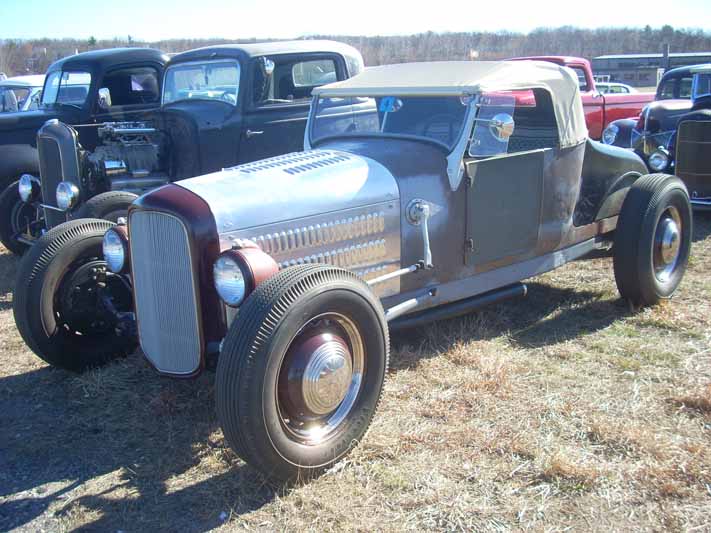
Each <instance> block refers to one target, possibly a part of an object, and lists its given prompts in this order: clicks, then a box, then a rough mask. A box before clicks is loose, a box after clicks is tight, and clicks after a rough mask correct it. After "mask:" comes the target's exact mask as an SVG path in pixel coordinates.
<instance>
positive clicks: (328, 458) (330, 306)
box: [216, 265, 389, 482]
mask: <svg viewBox="0 0 711 533" xmlns="http://www.w3.org/2000/svg"><path fill="white" fill-rule="evenodd" d="M331 334H333V335H331ZM322 338H323V339H327V340H328V342H326V344H321V345H318V346H319V347H318V349H316V351H311V348H309V349H305V348H304V347H305V346H307V345H309V343H313V342H314V339H316V340H317V341H320V339H322ZM344 339H345V341H344ZM335 341H338V342H335ZM329 343H334V344H333V345H336V346H347V348H348V349H345V351H340V352H338V353H339V354H340V355H338V357H341V356H343V357H344V358H345V359H344V360H347V361H346V363H345V364H350V374H348V371H344V370H343V366H339V365H333V368H337V370H333V368H331V366H328V367H324V368H328V371H327V372H324V373H323V374H321V373H319V372H316V373H315V374H313V373H312V371H313V369H314V368H317V367H316V366H311V365H312V364H315V363H314V361H318V360H319V359H318V357H316V356H315V355H314V354H318V353H321V352H320V351H319V350H321V349H322V348H324V349H325V348H326V347H327V345H328V344H329ZM313 346H316V345H315V344H314V345H313ZM331 347H332V346H328V348H329V349H330V348H331ZM338 349H339V350H340V348H338ZM322 351H323V350H322ZM344 354H346V355H344ZM388 357H389V339H388V327H387V322H386V320H385V316H384V313H383V309H382V307H381V304H380V301H379V300H378V298H377V297H375V296H374V295H373V293H372V291H371V290H370V288H369V287H368V286H367V285H366V284H365V283H364V282H363V281H362V280H361V279H360V278H358V277H357V276H356V275H355V274H353V273H351V272H349V271H346V270H342V269H339V268H335V267H330V266H325V265H302V266H297V267H292V268H288V269H285V270H283V271H281V272H279V273H278V274H276V275H275V276H274V277H272V278H271V279H269V280H268V281H266V282H264V283H263V284H261V285H260V286H259V287H257V289H256V290H255V291H254V293H252V294H251V295H250V296H249V297H248V298H247V300H246V301H245V303H244V305H243V307H242V308H241V309H240V312H239V314H238V316H237V318H236V320H235V322H234V323H233V324H232V326H231V327H230V330H229V332H228V335H227V337H226V339H225V342H224V345H223V348H222V351H221V354H220V358H219V362H218V368H217V381H216V402H217V413H218V418H219V420H220V423H221V425H222V428H223V431H224V433H225V437H226V438H227V440H228V442H229V443H230V445H231V446H232V447H233V448H234V450H235V451H236V452H237V454H238V455H240V456H241V457H242V458H243V459H244V460H245V461H246V462H247V463H249V464H250V465H252V466H253V467H255V468H256V469H258V470H259V471H261V472H262V473H263V474H264V475H265V476H267V477H269V478H271V479H274V480H278V481H283V482H293V481H297V480H300V479H307V478H310V477H313V476H315V475H318V474H319V473H320V472H322V471H323V470H324V469H326V468H328V467H329V466H331V465H332V464H334V463H335V462H337V461H338V460H340V459H341V458H342V457H343V456H345V455H346V454H347V453H348V452H349V451H350V450H351V449H352V448H353V447H354V446H355V445H356V444H357V443H358V442H359V441H360V440H361V439H362V438H363V436H364V435H365V433H366V431H367V429H368V427H369V425H370V422H371V420H372V418H373V415H374V413H375V410H376V407H377V405H378V402H379V400H380V395H381V392H382V387H383V383H384V379H385V375H386V372H387V366H388ZM300 358H302V359H303V361H302V360H301V359H300ZM307 361H308V364H306V362H307ZM339 361H340V359H339ZM348 361H350V363H348ZM302 362H303V363H304V367H303V368H305V369H306V370H303V372H301V373H299V370H298V368H297V367H298V366H299V364H301V363H302ZM329 364H330V363H329ZM356 369H359V371H356ZM332 370H333V373H331V374H329V372H331V371H332ZM292 372H293V375H292ZM336 372H343V373H342V374H336ZM358 372H360V373H358ZM309 375H311V376H313V375H316V376H319V377H317V378H316V381H315V382H311V381H308V380H307V379H306V376H309ZM322 375H327V376H328V379H330V378H331V377H332V376H337V377H338V382H339V383H340V384H341V386H342V388H341V389H338V388H337V387H334V388H324V389H318V387H320V385H318V384H319V383H320V380H321V378H320V376H322ZM299 376H301V377H299ZM348 376H350V378H349V377H348ZM307 381H308V383H307ZM346 382H347V385H346ZM313 383H317V385H316V388H317V390H320V391H321V392H324V394H323V395H322V396H318V397H316V400H315V401H314V397H313V396H311V395H310V394H311V393H312V392H313V389H311V388H310V387H311V386H312V384H313ZM333 383H335V381H334V382H333ZM333 383H331V384H333ZM326 384H328V383H326ZM292 387H294V390H295V391H297V392H299V393H302V392H303V395H302V396H299V395H298V394H297V395H296V396H292V395H290V394H291V393H292V392H293V391H292ZM299 387H301V388H299ZM354 387H357V388H354ZM334 391H336V393H334ZM331 393H333V394H331ZM297 396H298V398H297ZM294 398H297V400H296V401H294V402H292V400H293V399H294ZM304 398H310V401H311V403H309V401H305V402H304V404H303V405H301V406H300V407H299V406H296V404H297V403H298V402H299V401H300V400H302V399H304ZM339 398H341V399H339ZM329 402H331V403H330V404H329ZM338 402H340V403H338ZM327 404H328V405H327ZM314 405H316V406H317V407H320V406H323V405H327V406H326V407H325V409H321V410H320V411H319V410H318V409H316V408H314V410H315V411H318V412H319V413H321V414H320V415H318V416H316V415H314V414H313V411H309V409H310V408H311V407H313V406H314ZM300 409H303V410H300ZM329 409H331V411H329ZM304 421H306V422H304Z"/></svg>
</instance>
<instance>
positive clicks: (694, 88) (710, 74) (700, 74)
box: [691, 72, 711, 102]
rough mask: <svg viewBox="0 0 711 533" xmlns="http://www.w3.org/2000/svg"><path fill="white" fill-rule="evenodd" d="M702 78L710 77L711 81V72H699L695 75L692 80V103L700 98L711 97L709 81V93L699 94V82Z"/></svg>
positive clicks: (710, 83)
mask: <svg viewBox="0 0 711 533" xmlns="http://www.w3.org/2000/svg"><path fill="white" fill-rule="evenodd" d="M702 77H708V78H709V79H710V80H711V72H697V73H695V74H694V78H693V79H692V80H691V101H692V102H694V101H696V100H698V99H699V98H705V97H707V96H711V81H709V90H708V92H705V93H701V94H697V91H698V89H699V80H700V79H701V78H702Z"/></svg>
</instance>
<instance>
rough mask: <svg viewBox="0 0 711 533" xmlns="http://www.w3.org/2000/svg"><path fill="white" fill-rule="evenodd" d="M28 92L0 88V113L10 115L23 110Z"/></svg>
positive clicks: (14, 88) (13, 88)
mask: <svg viewBox="0 0 711 533" xmlns="http://www.w3.org/2000/svg"><path fill="white" fill-rule="evenodd" d="M29 95H30V90H29V89H25V88H24V87H22V88H16V87H0V113H12V112H14V111H20V110H21V109H23V105H24V104H25V101H26V100H27V98H29Z"/></svg>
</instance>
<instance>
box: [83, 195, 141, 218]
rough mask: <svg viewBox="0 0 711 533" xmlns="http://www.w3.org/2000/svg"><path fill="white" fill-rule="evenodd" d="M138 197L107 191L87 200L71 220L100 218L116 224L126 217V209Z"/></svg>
mask: <svg viewBox="0 0 711 533" xmlns="http://www.w3.org/2000/svg"><path fill="white" fill-rule="evenodd" d="M136 198H138V195H136V194H133V193H132V192H126V191H108V192H104V193H101V194H97V195H96V196H94V197H92V198H89V199H88V200H87V201H86V202H85V203H84V205H82V206H81V207H80V208H79V209H78V210H77V213H76V214H75V215H74V217H73V218H75V219H79V218H101V219H103V220H109V221H111V222H117V221H118V219H119V218H120V217H127V216H128V208H129V206H130V205H131V204H132V203H133V201H134V200H135V199H136Z"/></svg>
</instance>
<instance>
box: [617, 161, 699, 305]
mask: <svg viewBox="0 0 711 533" xmlns="http://www.w3.org/2000/svg"><path fill="white" fill-rule="evenodd" d="M691 238H692V214H691V203H690V201H689V193H688V192H687V190H686V186H685V185H684V183H683V182H682V181H681V180H680V179H679V178H677V177H675V176H670V175H667V174H649V175H647V176H642V177H641V178H639V179H638V180H637V181H635V183H634V184H633V185H632V187H631V188H630V190H629V192H628V194H627V197H626V198H625V201H624V203H623V204H622V210H621V212H620V216H619V220H618V223H617V229H616V230H615V237H614V248H613V265H614V270H615V281H616V282H617V288H618V290H619V292H620V295H621V296H622V297H623V298H624V299H626V300H628V301H630V302H631V303H632V304H633V305H634V306H637V307H640V306H648V305H655V304H657V303H658V302H660V301H661V300H665V299H668V298H671V296H672V295H673V294H674V291H676V289H677V287H678V286H679V284H680V283H681V280H682V278H683V277H684V272H685V271H686V266H687V264H688V261H689V253H690V251H691Z"/></svg>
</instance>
